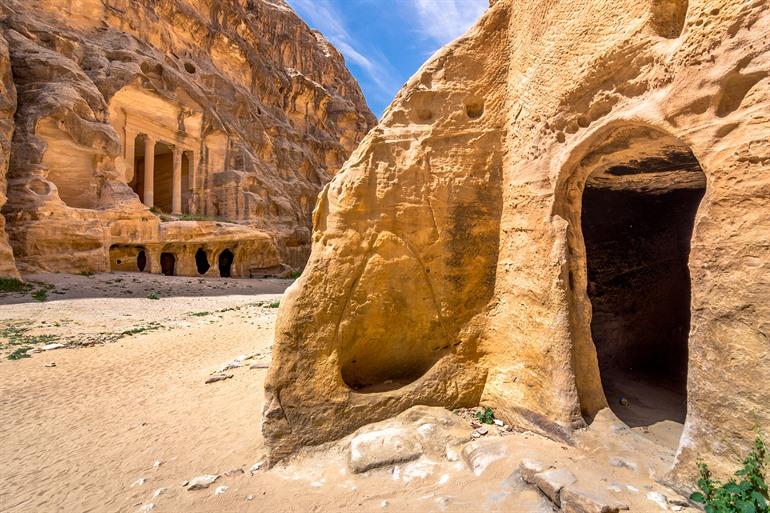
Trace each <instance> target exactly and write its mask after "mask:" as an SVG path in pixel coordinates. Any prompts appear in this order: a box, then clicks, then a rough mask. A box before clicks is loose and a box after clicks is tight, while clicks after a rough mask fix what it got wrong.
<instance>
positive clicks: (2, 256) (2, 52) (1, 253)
mask: <svg viewBox="0 0 770 513" xmlns="http://www.w3.org/2000/svg"><path fill="white" fill-rule="evenodd" d="M15 112H16V88H15V87H14V85H13V76H12V74H11V58H10V55H9V54H8V42H7V41H6V40H5V38H4V37H2V36H0V209H2V208H3V205H5V201H6V195H5V191H6V186H7V184H6V179H5V176H6V173H7V171H8V160H9V157H10V154H11V138H12V137H13V115H14V113H15ZM0 276H11V277H16V276H18V272H17V271H16V265H15V262H14V259H13V251H12V250H11V247H10V245H9V244H8V235H7V234H6V233H5V218H4V217H3V216H2V214H0Z"/></svg>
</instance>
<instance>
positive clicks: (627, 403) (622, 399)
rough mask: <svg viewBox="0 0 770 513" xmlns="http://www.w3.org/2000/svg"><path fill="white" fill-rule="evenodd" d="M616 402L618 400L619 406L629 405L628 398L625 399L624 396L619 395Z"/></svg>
mask: <svg viewBox="0 0 770 513" xmlns="http://www.w3.org/2000/svg"><path fill="white" fill-rule="evenodd" d="M618 402H620V405H621V406H630V405H631V403H629V402H628V399H626V398H625V397H621V398H620V401H618Z"/></svg>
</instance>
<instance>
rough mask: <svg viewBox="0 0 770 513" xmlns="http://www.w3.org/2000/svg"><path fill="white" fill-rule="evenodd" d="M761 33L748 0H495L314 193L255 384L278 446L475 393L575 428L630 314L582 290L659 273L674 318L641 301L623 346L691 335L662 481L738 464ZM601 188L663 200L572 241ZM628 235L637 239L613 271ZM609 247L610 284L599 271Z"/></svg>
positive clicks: (758, 152)
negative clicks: (262, 373) (302, 260)
mask: <svg viewBox="0 0 770 513" xmlns="http://www.w3.org/2000/svg"><path fill="white" fill-rule="evenodd" d="M769 34H770V10H769V9H768V5H767V4H766V3H765V2H754V1H751V0H738V1H726V0H724V1H717V0H709V1H705V0H691V1H689V2H687V1H686V0H651V1H650V2H637V1H630V0H629V1H617V2H604V1H598V0H597V1H593V0H586V1H581V2H575V1H571V0H570V1H567V0H564V1H561V0H555V1H551V2H539V1H530V2H514V1H512V0H498V1H497V2H494V4H493V6H492V7H490V9H489V10H488V12H487V13H486V14H485V15H484V16H483V17H482V19H481V20H480V21H479V22H478V23H477V25H476V26H475V27H474V28H473V29H471V30H470V31H469V32H468V33H467V34H466V35H465V36H463V37H462V38H460V39H458V40H457V41H455V42H454V43H452V44H450V45H449V46H447V47H446V48H444V49H443V50H442V51H440V52H439V53H438V54H436V55H435V56H434V57H433V58H432V59H431V60H430V61H429V62H428V63H427V64H425V65H424V66H423V68H422V69H420V70H419V71H418V73H417V74H416V75H415V76H414V77H413V78H412V79H411V80H410V81H409V82H408V84H407V85H406V86H405V87H404V89H403V90H402V91H401V92H400V93H399V94H398V96H397V97H396V99H395V100H394V102H393V103H392V104H391V106H390V108H389V109H388V110H387V112H386V113H385V115H384V117H383V119H382V121H381V122H380V124H379V126H377V127H376V128H375V129H374V130H372V131H371V132H370V133H369V134H368V136H367V137H366V138H365V139H364V141H363V142H362V144H361V145H360V146H359V147H358V149H357V150H356V151H355V152H354V153H353V155H352V156H351V157H350V159H349V160H348V162H347V163H346V164H345V166H344V167H343V170H342V172H341V173H339V174H338V175H337V176H336V177H335V178H334V179H333V180H332V182H331V183H330V184H329V185H328V186H326V187H325V188H324V190H323V192H322V193H321V197H320V201H319V204H318V206H317V208H316V210H315V212H314V233H313V249H312V254H311V257H310V260H309V263H308V266H307V268H306V270H305V273H304V274H303V276H302V277H301V278H300V280H298V281H297V282H296V283H295V284H294V285H293V286H292V287H291V288H290V289H289V290H288V291H287V294H286V297H285V299H284V301H283V302H282V307H281V311H280V313H279V320H278V327H277V331H276V344H275V348H274V353H273V363H272V366H271V370H270V373H269V376H268V380H267V384H266V389H267V400H266V405H267V406H266V408H265V411H264V419H263V422H264V424H263V431H264V434H265V435H266V439H267V441H268V443H269V444H270V446H271V455H272V457H273V459H279V458H281V457H283V456H285V455H286V454H289V453H291V452H292V451H294V450H295V449H296V448H297V447H299V446H302V445H307V444H317V443H320V442H324V441H326V440H329V439H333V438H335V437H339V436H341V435H343V434H345V433H348V432H350V431H352V430H353V429H355V428H357V427H358V426H360V425H362V424H364V423H368V422H372V421H375V420H380V419H382V418H385V417H388V416H391V415H393V414H396V413H398V412H400V411H403V410H405V409H406V408H409V407H410V406H412V405H415V404H428V405H443V406H447V407H454V406H461V405H468V404H476V403H479V402H482V403H484V404H489V405H491V406H493V407H494V408H495V409H496V412H497V413H498V414H500V415H501V416H503V417H504V418H505V419H506V420H507V421H509V422H511V423H514V424H515V425H518V426H520V427H523V428H527V429H533V430H537V431H540V432H543V433H546V434H548V435H549V436H552V437H556V438H559V439H562V440H565V441H567V442H569V441H571V440H572V436H571V432H572V431H573V430H574V429H576V428H579V427H582V426H585V425H586V423H587V422H590V420H591V418H593V416H594V415H595V414H596V412H597V411H599V410H600V409H602V408H604V407H606V406H607V395H606V393H605V390H604V389H603V386H602V380H603V379H604V380H605V381H606V380H607V379H609V377H608V376H609V375H608V374H607V375H605V371H606V370H607V368H608V367H609V366H610V365H611V364H612V363H613V362H615V361H618V360H619V359H618V358H614V356H613V355H617V354H618V351H617V349H616V348H613V347H612V343H613V341H612V340H605V338H606V337H605V335H603V334H604V333H610V334H617V333H618V332H620V331H622V330H623V326H624V324H623V323H621V322H618V323H616V324H615V325H611V324H600V323H601V322H602V319H607V318H612V315H608V314H607V313H606V312H605V311H602V312H601V313H602V315H597V318H596V319H594V321H595V322H594V323H593V324H592V303H591V301H592V300H593V301H595V302H597V305H602V306H601V307H600V310H601V309H602V308H605V306H604V303H601V297H600V294H601V293H602V291H607V290H610V291H613V293H617V292H618V289H619V288H621V287H625V292H624V294H625V297H626V298H627V300H628V303H629V304H631V303H632V302H633V301H634V300H637V299H638V300H639V301H641V300H642V299H639V298H644V297H647V296H643V295H642V294H639V293H637V291H635V290H634V287H635V286H641V285H644V284H646V283H648V282H655V285H656V286H657V288H652V289H650V290H651V291H652V292H650V296H649V297H653V296H655V294H659V293H660V291H661V290H662V291H674V289H676V290H675V292H676V293H677V294H681V299H679V300H678V302H677V305H678V306H677V308H678V309H679V310H681V305H682V304H684V305H685V309H686V305H687V304H691V307H690V315H689V316H688V315H687V312H684V314H682V312H681V311H678V313H677V315H679V319H680V321H681V318H682V317H684V322H685V325H684V326H681V325H678V326H676V329H674V328H671V327H669V326H665V327H660V326H658V325H656V323H655V322H656V317H659V316H660V315H668V314H667V313H666V312H665V311H664V312H662V313H661V309H660V308H659V309H658V310H655V309H653V308H652V307H651V306H650V305H649V304H646V305H643V306H644V308H641V309H640V311H644V312H646V313H645V315H646V316H647V317H645V319H648V321H649V323H650V324H649V325H648V326H647V329H646V330H645V329H643V328H640V327H639V324H638V322H637V323H636V324H635V328H634V335H633V336H631V335H629V336H627V337H626V338H624V339H623V341H622V343H623V344H631V343H632V342H633V341H634V340H636V339H637V338H639V333H643V334H644V333H646V334H647V338H648V339H649V338H653V339H654V338H655V337H658V338H661V337H666V336H669V335H671V336H672V337H673V336H674V335H676V336H677V337H678V338H679V339H684V340H685V343H686V344H687V345H688V347H685V348H684V351H685V353H686V357H685V359H684V360H683V362H684V363H683V365H685V366H686V368H683V369H680V370H681V371H683V373H684V374H686V376H687V382H686V389H687V390H686V421H685V423H684V433H683V435H682V437H681V441H680V445H679V451H678V455H677V460H676V462H675V465H674V472H673V473H672V476H671V477H672V479H673V480H678V481H680V482H686V481H687V480H688V479H689V477H691V475H692V472H693V471H694V468H695V460H696V459H697V458H702V459H704V460H705V461H707V462H709V463H711V464H712V465H714V466H715V468H716V469H717V470H718V471H726V470H728V469H731V465H732V464H733V462H734V461H735V460H736V459H737V458H738V456H739V455H742V454H745V452H746V450H747V447H748V444H749V443H750V441H751V439H753V437H754V436H755V433H756V432H757V431H760V432H764V433H765V434H767V433H768V432H769V431H770V407H769V406H768V405H770V389H768V387H766V386H762V385H761V384H763V383H767V382H768V381H770V359H769V358H770V354H769V353H768V344H767V340H768V329H769V328H770V325H768V319H770V306H768V301H767V298H768V297H770V282H769V281H768V276H770V273H768V270H770V255H768V245H767V233H770V218H769V217H768V216H767V212H768V211H770V174H769V173H768V171H770V153H768V148H769V146H768V144H767V142H768V140H770V115H769V114H768V113H769V112H770V57H769V56H770V37H769V36H768V35H769ZM704 189H705V195H704ZM584 190H585V191H586V194H585V197H584V194H583V193H584ZM613 191H615V192H618V191H621V192H622V193H624V194H627V195H630V196H633V197H635V198H636V197H638V198H646V199H650V198H652V201H653V203H646V204H647V205H659V206H660V208H659V209H658V210H656V208H653V207H652V206H650V207H649V208H648V210H644V209H642V210H641V211H635V212H634V214H635V215H638V216H641V217H639V218H638V219H640V220H641V221H642V222H639V223H627V224H626V225H624V226H621V227H615V228H613V229H616V230H617V234H616V235H615V236H613V237H612V238H611V240H608V238H607V237H604V239H602V238H601V237H598V238H597V237H595V234H594V233H586V234H585V237H591V239H590V240H591V242H592V244H590V245H588V244H586V243H585V242H584V233H583V228H582V227H581V210H582V209H583V205H584V202H586V201H591V200H590V198H592V197H596V194H599V195H602V194H605V195H609V194H611V193H612V192H613ZM677 191H684V192H677ZM589 192H590V194H589ZM630 196H629V197H630ZM603 197H612V196H603ZM677 197H687V198H689V199H687V201H688V202H689V203H688V205H689V206H688V207H687V208H680V207H679V205H681V201H680V200H677ZM701 197H702V199H701ZM626 203H628V204H629V205H630V204H636V203H634V202H626ZM618 204H620V205H621V207H622V206H623V204H624V202H622V201H621V202H618V201H615V202H612V201H609V202H607V203H606V205H618ZM640 204H645V203H640ZM671 205H673V207H671V210H670V211H669V210H663V211H660V209H664V208H669V206H671ZM607 208H609V207H607ZM696 210H697V211H696ZM666 216H668V217H669V218H670V219H671V220H670V226H671V229H668V228H666V226H667V225H666ZM688 216H690V217H689V218H688ZM647 217H649V218H650V219H652V218H653V217H655V219H654V222H652V221H650V222H644V221H645V219H646V218H647ZM616 218H618V219H620V218H622V216H619V215H618V214H617V213H614V212H613V211H612V210H607V211H606V212H605V213H604V215H600V216H599V218H598V221H597V222H596V223H594V224H590V223H589V224H587V225H586V226H589V227H594V226H599V227H601V226H606V223H605V224H602V223H603V222H605V221H608V220H609V221H611V220H613V219H616ZM583 222H584V223H585V222H586V220H585V219H584V220H583ZM674 223H676V225H674ZM634 226H637V231H636V232H634V231H633V227H634ZM646 226H647V227H654V229H653V228H649V229H646V231H645V229H642V228H644V227H646ZM640 227H642V228H640ZM586 229H587V230H588V229H589V228H586ZM590 229H591V230H593V229H594V228H590ZM600 229H601V228H600ZM596 241H598V242H596ZM594 242H596V243H594ZM656 242H657V243H656ZM622 245H626V246H629V245H631V246H633V247H638V248H643V249H640V251H642V250H643V251H645V252H647V253H635V254H634V258H638V259H639V261H640V264H639V265H636V266H632V265H631V261H629V262H628V263H627V264H625V265H624V264H623V263H618V262H617V259H618V258H619V257H618V255H623V254H624V253H623V251H622V250H623V248H622V247H618V246H622ZM596 248H599V250H598V251H600V252H601V251H602V248H611V251H610V250H607V251H605V252H604V253H603V254H600V255H599V256H598V257H596V258H594V256H592V255H589V256H588V257H587V253H586V251H587V249H588V251H597V250H596ZM688 252H689V259H688ZM645 261H646V262H645ZM589 262H590V264H591V265H590V266H589V265H588V264H589ZM601 262H610V264H612V265H609V266H608V267H610V268H612V269H613V271H612V272H617V274H616V277H618V276H620V277H621V278H622V280H620V281H617V280H616V281H615V282H613V283H612V284H611V286H609V287H608V286H606V282H603V281H602V280H603V278H602V275H601V269H599V271H597V270H596V267H597V263H598V264H601ZM599 267H601V266H599ZM632 267H633V268H632ZM589 269H591V272H592V273H593V274H592V275H591V276H590V277H589V274H588V270H589ZM645 269H649V270H650V272H646V271H645ZM682 273H684V274H682ZM673 274H676V280H672V281H671V282H670V283H668V284H666V283H665V280H667V279H668V278H667V276H668V275H673ZM589 279H590V280H591V281H590V282H589ZM594 280H596V282H594ZM677 280H678V281H677ZM673 283H677V284H680V285H678V286H675V287H673V286H672V285H671V284H673ZM688 283H691V287H690V289H688V288H687V284H688ZM666 287H668V288H666ZM669 293H673V292H664V295H665V294H669ZM613 303H617V301H613ZM630 310H632V309H631V308H627V309H626V311H619V312H617V313H615V315H619V316H630V315H634V313H633V312H630ZM598 312H599V310H597V313H598ZM651 312H652V313H651ZM624 318H625V317H624ZM688 318H689V319H688ZM638 319H639V317H637V318H636V320H637V321H638ZM688 320H689V324H688ZM628 325H631V324H628ZM592 329H593V330H594V334H593V335H592ZM677 330H678V331H677ZM688 331H689V338H688V337H687V336H686V333H687V332H688ZM674 332H677V333H678V334H677V333H674ZM682 333H684V334H685V336H684V337H682V336H681V334H682ZM613 336H614V335H613ZM664 342H665V341H664ZM645 343H646V344H649V345H647V346H645V347H646V348H647V349H645V350H646V351H649V352H655V353H654V354H655V355H656V357H657V358H660V360H661V362H662V361H663V360H666V361H665V362H664V363H666V364H669V363H671V362H674V361H675V358H673V357H672V358H671V362H669V361H668V360H669V356H667V355H666V354H665V353H659V352H656V351H661V350H663V349H661V348H665V347H666V343H661V342H660V341H655V340H653V341H649V340H648V341H646V342H645ZM598 347H601V348H602V351H601V352H600V353H599V356H597V348H598ZM677 351H681V350H680V349H677ZM600 358H601V359H602V361H599V360H600ZM605 358H607V359H606V361H605ZM652 360H653V361H652V363H651V365H652V370H660V369H664V368H665V365H663V364H661V365H660V366H656V365H655V361H654V360H655V358H653V359H652ZM648 363H649V362H648ZM671 364H672V365H673V363H671ZM616 370H617V369H616ZM620 370H621V372H625V370H629V369H623V368H621V369H620ZM607 372H608V371H607ZM629 372H630V370H629ZM671 377H672V379H673V376H671ZM653 402H654V401H653Z"/></svg>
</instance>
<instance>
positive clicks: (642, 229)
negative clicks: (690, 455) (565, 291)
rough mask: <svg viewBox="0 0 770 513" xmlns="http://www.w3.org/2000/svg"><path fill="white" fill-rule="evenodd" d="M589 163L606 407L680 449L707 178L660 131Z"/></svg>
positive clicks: (588, 220) (593, 278)
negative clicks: (699, 217) (693, 259)
mask: <svg viewBox="0 0 770 513" xmlns="http://www.w3.org/2000/svg"><path fill="white" fill-rule="evenodd" d="M613 136H614V137H613V138H610V140H608V142H607V144H606V145H605V146H604V148H612V149H613V150H614V151H613V150H610V151H606V150H600V151H599V154H598V155H595V156H593V158H591V157H590V156H589V157H588V158H587V159H584V162H585V163H586V164H588V169H587V174H586V179H585V185H584V188H583V194H582V204H581V206H580V207H581V217H580V225H581V231H582V235H583V242H584V245H585V271H586V277H587V283H586V289H587V296H588V299H589V300H590V304H591V310H590V311H591V318H590V319H591V322H590V332H591V339H592V340H593V343H594V346H595V348H596V355H597V358H598V363H599V373H600V377H601V383H602V387H603V389H604V395H605V397H606V399H607V402H608V404H609V406H610V408H611V409H612V411H613V412H614V413H615V415H616V416H617V417H618V418H619V419H620V420H622V421H623V422H625V423H626V424H627V425H628V426H629V427H632V428H635V427H642V428H643V431H644V432H646V433H650V436H652V437H653V438H655V439H657V441H658V442H660V443H662V444H664V445H667V446H670V447H676V446H677V445H678V443H679V438H680V435H681V430H682V425H683V423H684V420H685V416H686V411H687V365H688V337H689V332H690V302H691V280H690V271H689V255H690V241H691V238H692V234H693V229H694V224H695V216H696V213H697V210H698V206H699V204H700V202H701V199H702V198H703V195H704V193H705V188H706V176H705V174H704V173H703V170H702V169H701V167H700V164H699V162H698V160H697V159H696V158H695V156H694V155H693V153H692V151H691V150H690V149H689V148H688V147H687V146H685V145H683V144H682V143H681V142H679V141H677V140H676V139H674V138H672V137H670V136H668V135H666V134H663V133H660V132H657V131H654V130H650V129H647V130H644V129H641V130H629V131H623V130H620V131H618V132H616V133H615V134H613Z"/></svg>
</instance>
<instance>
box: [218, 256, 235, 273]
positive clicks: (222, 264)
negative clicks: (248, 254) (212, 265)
mask: <svg viewBox="0 0 770 513" xmlns="http://www.w3.org/2000/svg"><path fill="white" fill-rule="evenodd" d="M234 259H235V255H233V252H232V251H230V250H229V249H226V250H224V251H223V252H222V253H220V254H219V276H221V277H222V278H230V277H231V275H232V267H233V260H234Z"/></svg>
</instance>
